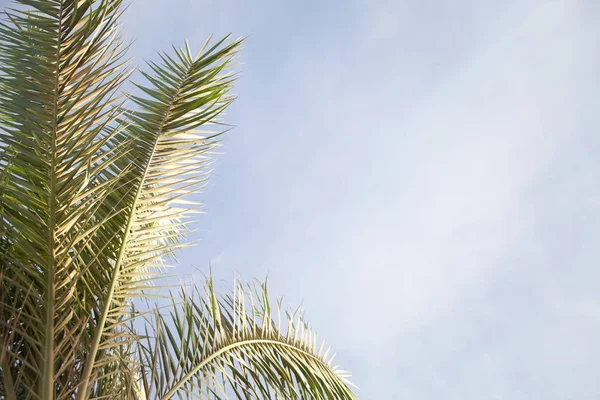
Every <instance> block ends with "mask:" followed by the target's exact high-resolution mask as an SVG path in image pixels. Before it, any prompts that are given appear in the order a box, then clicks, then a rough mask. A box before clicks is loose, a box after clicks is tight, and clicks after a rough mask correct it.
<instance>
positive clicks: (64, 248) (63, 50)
mask: <svg viewBox="0 0 600 400" xmlns="http://www.w3.org/2000/svg"><path fill="white" fill-rule="evenodd" d="M18 3H19V4H20V5H21V6H25V7H29V8H30V9H29V11H23V10H19V9H14V10H11V11H8V12H7V13H6V17H7V18H6V21H4V22H2V23H1V24H0V64H1V66H0V82H1V85H2V87H3V89H4V90H3V92H2V93H1V94H0V109H1V110H2V114H3V116H4V118H3V120H2V129H3V131H4V135H2V139H1V141H2V147H3V149H4V156H3V160H2V164H3V172H4V171H6V173H7V175H8V179H5V180H3V181H2V182H1V183H2V190H1V193H2V198H1V203H2V211H3V213H2V219H1V221H0V223H1V225H2V229H1V230H2V233H3V234H4V235H5V237H6V239H7V240H8V242H9V243H10V244H11V246H9V248H8V251H7V252H5V254H4V255H3V257H4V261H5V265H6V263H10V264H11V265H12V269H13V270H17V269H18V271H19V273H18V274H12V276H11V282H12V284H13V286H14V288H15V289H16V290H19V291H27V292H28V293H29V295H28V297H27V299H28V300H29V301H30V302H32V304H33V305H30V306H29V307H26V308H25V311H23V313H24V314H25V313H27V315H26V317H27V318H29V319H31V320H32V321H35V323H31V324H29V329H30V332H29V333H30V334H29V335H28V337H27V338H25V339H26V340H27V341H28V346H29V348H30V349H31V354H32V355H31V356H30V359H28V360H24V359H21V358H22V355H20V354H19V353H18V352H13V354H12V355H11V357H13V359H14V362H25V361H27V362H28V363H30V365H31V368H32V370H34V371H35V373H31V374H27V379H28V380H29V381H28V382H27V385H28V386H29V387H30V388H31V387H39V392H38V391H32V393H37V395H39V397H40V398H50V397H54V396H56V397H57V398H59V399H60V398H69V397H70V396H71V395H72V393H73V392H74V391H75V390H76V387H75V385H74V383H73V382H74V381H75V380H76V377H77V375H78V373H79V372H77V371H78V365H79V361H78V360H79V359H80V358H81V357H82V356H83V352H85V350H84V349H82V348H81V346H80V344H81V340H82V338H83V337H84V336H85V335H86V332H85V329H81V327H82V326H83V327H85V326H86V321H88V320H89V318H90V316H91V314H90V313H91V312H92V311H93V310H90V309H88V308H86V307H80V306H79V305H78V304H77V303H78V302H82V303H87V300H88V299H87V298H88V297H91V298H93V294H92V293H90V292H89V291H87V290H86V288H85V285H82V282H81V278H82V276H83V274H84V273H85V268H84V262H83V260H85V259H86V258H90V254H91V253H92V252H93V251H94V249H93V248H92V246H90V243H91V237H92V236H93V235H94V234H95V233H96V232H97V231H98V230H99V229H101V228H102V224H103V221H98V220H97V219H96V218H95V211H96V210H97V208H98V206H99V205H100V204H102V203H103V201H104V199H105V198H106V197H107V196H108V195H109V194H110V192H111V189H112V187H113V186H114V185H115V184H116V183H117V179H113V180H107V179H106V176H107V174H106V173H105V172H104V171H110V170H111V169H112V164H113V162H114V157H113V153H114V151H113V148H114V147H115V143H111V142H114V139H115V136H116V135H117V134H118V133H119V132H120V129H119V128H117V127H115V124H114V123H115V121H116V120H117V119H118V118H119V116H120V114H121V110H120V107H118V105H119V104H120V103H121V102H122V101H123V100H124V99H123V98H119V96H117V95H116V93H117V90H118V88H119V87H120V85H121V84H122V83H123V82H124V80H125V79H126V78H127V76H128V74H129V72H128V70H127V69H126V65H127V62H126V61H123V60H122V55H123V53H124V51H125V49H126V46H124V45H123V43H122V41H121V40H120V38H119V36H118V31H117V25H116V20H117V18H118V17H119V16H120V14H121V1H120V0H104V1H81V0H55V1H42V0H21V1H19V2H18ZM103 261H105V260H103ZM23 317H25V315H23ZM36 328H37V329H36ZM37 395H36V396H37Z"/></svg>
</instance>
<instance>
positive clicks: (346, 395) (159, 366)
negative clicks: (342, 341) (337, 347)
mask: <svg viewBox="0 0 600 400" xmlns="http://www.w3.org/2000/svg"><path fill="white" fill-rule="evenodd" d="M271 314H277V318H275V319H274V318H273V317H272V315H271ZM284 318H285V320H284ZM147 325H148V326H150V327H155V331H154V332H151V333H152V334H147V338H146V340H145V341H142V342H141V343H142V345H141V347H140V361H141V364H142V365H143V368H146V370H145V371H144V373H143V374H142V376H143V377H146V379H145V380H144V384H143V387H144V389H145V392H146V397H147V398H156V399H164V400H166V399H172V398H186V399H190V398H203V397H206V398H214V399H225V398H229V396H233V397H235V398H238V399H271V398H282V399H292V398H298V399H340V400H341V399H355V398H356V397H355V396H354V395H353V394H352V392H351V390H350V388H349V386H348V385H349V382H348V380H347V378H348V374H347V373H345V372H344V371H340V370H338V369H337V367H336V366H334V365H333V363H332V362H333V356H332V355H330V354H329V349H326V348H325V346H324V344H323V343H322V342H318V341H317V338H316V335H315V334H314V332H313V331H312V330H311V329H310V327H309V326H308V324H307V323H306V321H305V320H304V319H303V317H302V316H301V315H300V314H299V313H295V314H294V313H290V312H287V313H286V314H285V316H284V317H281V305H280V304H279V305H278V306H277V307H275V308H273V309H272V307H271V304H270V303H269V298H268V295H267V289H266V285H265V284H262V283H256V284H254V285H246V286H245V287H244V285H242V284H241V283H239V282H238V283H237V284H236V286H235V289H234V291H233V293H232V294H230V295H228V296H224V297H221V296H218V295H217V293H216V292H215V289H214V285H213V282H212V278H208V279H207V280H206V282H205V284H204V292H202V290H201V289H198V288H196V287H193V288H191V292H189V291H188V290H187V288H184V289H182V292H181V300H180V301H175V300H174V302H173V307H172V311H171V312H170V315H169V316H164V315H163V314H161V313H160V312H158V311H157V312H156V313H155V315H154V318H153V320H151V321H150V322H149V323H148V324H147Z"/></svg>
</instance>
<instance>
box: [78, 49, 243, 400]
mask: <svg viewBox="0 0 600 400" xmlns="http://www.w3.org/2000/svg"><path fill="white" fill-rule="evenodd" d="M226 40H227V38H224V39H222V40H221V41H219V42H217V43H216V44H214V45H210V41H207V43H206V44H205V46H204V47H203V48H202V50H201V51H200V53H199V54H198V56H196V57H194V56H192V54H191V52H190V50H189V47H187V46H186V49H185V50H179V49H174V53H175V54H174V55H173V57H172V56H170V55H169V54H161V59H162V63H161V64H156V63H149V66H150V69H151V70H152V72H153V73H154V76H153V75H150V74H149V73H146V72H142V74H143V76H144V77H145V78H146V79H147V81H148V82H149V86H142V85H138V88H139V89H140V91H141V92H142V93H143V94H145V96H144V97H141V96H131V98H132V100H133V102H134V103H135V104H137V105H138V109H137V110H135V111H129V112H127V115H126V116H127V118H128V123H127V125H128V126H127V131H126V133H127V134H128V135H129V136H130V137H133V138H134V143H133V146H132V148H131V149H130V151H129V154H128V155H127V157H126V158H125V159H126V160H127V162H128V163H129V165H131V167H132V168H131V170H130V171H129V172H128V173H127V174H126V175H125V177H126V179H127V180H128V182H130V183H131V184H129V185H126V186H124V189H125V190H124V191H113V193H112V194H111V196H110V198H111V199H109V200H111V201H113V202H114V203H118V202H121V204H123V206H122V207H124V208H125V210H126V211H125V212H124V213H122V214H121V215H120V216H119V217H118V218H115V219H114V221H113V222H111V223H115V227H116V232H117V234H120V237H119V238H118V243H120V245H119V247H118V248H117V249H116V252H115V254H114V263H113V268H112V270H111V272H110V281H109V282H107V285H106V286H105V287H106V289H104V290H102V293H103V294H102V295H101V296H99V304H100V306H101V311H100V315H99V318H98V320H97V321H96V324H95V327H94V329H95V331H94V337H93V339H92V345H91V349H90V352H89V355H88V357H87V359H86V362H85V367H84V372H83V380H82V381H83V382H84V383H83V386H82V388H81V390H80V392H79V393H78V398H80V399H83V398H85V396H86V391H88V390H89V387H88V386H86V383H85V382H89V381H93V379H91V380H90V377H93V376H94V375H95V374H97V373H98V372H97V371H99V369H98V368H97V367H96V366H95V365H96V364H97V363H98V362H104V361H105V358H106V352H103V353H102V355H103V356H102V358H99V357H98V354H99V349H100V348H104V349H108V348H110V346H111V343H114V344H115V345H117V346H118V345H119V343H118V341H115V340H114V333H115V328H118V326H119V325H120V324H122V321H123V317H124V316H126V315H127V314H128V313H129V312H130V304H129V303H128V302H127V300H128V299H131V298H133V297H135V296H138V295H144V294H143V291H144V290H145V289H148V283H149V282H151V281H152V280H154V279H156V278H159V277H162V276H163V274H162V272H163V271H164V266H165V264H164V262H165V259H166V258H168V257H170V256H172V255H173V253H174V252H175V251H176V250H177V249H179V248H181V247H182V246H185V243H184V242H183V241H182V239H183V237H184V234H185V231H186V226H185V219H186V217H187V216H188V214H189V213H191V212H193V211H194V210H192V209H190V208H189V207H182V206H181V203H184V201H185V197H187V196H189V195H190V194H192V193H194V192H196V191H198V190H199V189H200V188H201V187H202V185H203V183H204V182H205V181H206V179H207V178H208V173H209V165H210V161H211V160H210V152H211V150H212V149H214V147H215V146H216V145H217V143H218V142H217V136H218V134H219V132H218V131H217V132H213V131H209V130H207V129H206V127H207V126H208V125H210V124H215V123H216V122H217V117H218V116H219V114H221V113H222V112H223V111H224V109H225V108H226V107H227V106H228V105H229V104H230V103H231V101H232V98H231V97H230V96H229V95H228V92H229V91H230V89H231V87H232V82H233V80H234V76H233V75H232V74H231V73H229V72H228V71H227V67H228V66H229V64H230V62H231V60H232V58H233V56H234V55H235V53H236V52H237V51H238V50H239V45H240V41H233V42H232V43H230V44H227V45H223V43H224V42H225V41H226ZM178 203H179V204H178ZM123 227H124V228H123ZM120 229H121V230H120ZM119 230H120V231H119ZM106 231H107V232H111V231H110V230H106ZM101 272H102V271H101ZM101 279H102V277H100V278H99V279H98V280H101ZM94 371H96V372H94Z"/></svg>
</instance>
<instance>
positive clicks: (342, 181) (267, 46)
mask: <svg viewBox="0 0 600 400" xmlns="http://www.w3.org/2000/svg"><path fill="white" fill-rule="evenodd" d="M3 3H4V4H6V1H3ZM598 18H600V3H598V2H597V1H595V0H518V1H515V0H513V1H503V2H499V1H496V0H456V1H441V0H395V1H383V0H368V1H367V0H343V1H342V0H340V1H334V0H328V1H323V0H320V1H316V0H306V1H303V2H291V1H275V0H256V1H252V2H249V1H241V0H221V1H216V0H202V1H201V0H168V1H167V0H136V1H134V2H133V4H132V5H131V7H130V8H129V10H128V12H127V14H126V15H125V18H124V21H123V22H124V30H125V32H126V33H127V35H128V36H129V37H131V38H135V39H136V41H135V43H134V44H133V46H132V48H131V53H130V54H131V55H132V56H133V57H134V59H135V62H136V63H137V64H140V65H143V60H144V59H155V58H156V55H155V54H156V52H157V51H159V50H168V49H169V48H170V44H171V43H173V44H176V45H182V44H183V41H184V39H188V40H189V42H190V45H191V47H192V49H199V48H200V46H201V45H202V43H203V42H204V40H205V39H206V37H208V35H210V34H211V33H214V34H215V35H216V36H218V37H220V36H223V35H225V34H227V33H229V32H232V33H233V34H234V36H236V37H241V36H248V39H247V41H246V43H245V45H244V51H243V52H242V54H241V57H240V61H241V62H242V64H241V65H240V66H239V68H238V69H239V71H240V80H239V81H238V83H237V85H236V88H235V93H236V94H238V95H239V99H238V100H237V101H236V103H235V104H234V105H233V106H232V107H231V108H230V109H229V111H228V114H227V116H226V120H227V121H228V122H230V123H232V124H234V125H235V126H236V128H235V129H234V130H233V131H232V132H230V133H229V134H228V137H227V138H226V139H225V140H224V146H223V147H222V149H221V151H222V152H223V154H222V155H220V156H219V159H218V162H217V163H216V170H215V172H214V174H213V176H212V180H211V183H210V185H209V186H208V188H207V189H206V191H205V192H204V193H202V195H201V196H200V199H201V200H202V201H204V202H205V206H204V208H205V210H206V214H204V215H201V216H200V217H199V222H198V224H197V227H198V231H197V232H196V233H194V235H193V237H192V239H195V240H198V241H199V243H198V245H197V246H195V247H193V248H189V249H186V250H185V251H183V252H182V253H181V254H180V257H179V267H178V268H179V270H178V272H181V273H193V272H194V271H195V268H199V269H200V270H201V271H204V272H207V271H208V265H209V263H210V264H211V265H212V268H213V272H214V274H215V276H216V277H217V279H218V281H219V286H220V287H222V288H223V289H224V290H227V288H229V287H230V285H231V282H232V280H233V277H234V275H235V274H236V273H238V274H241V275H242V276H243V277H246V278H252V277H259V278H264V277H265V276H266V275H267V274H268V276H269V287H270V291H271V294H272V295H273V296H275V297H279V296H284V302H285V304H288V305H290V306H297V305H299V304H301V305H302V308H303V310H304V311H305V314H306V316H307V318H308V319H309V321H310V322H311V324H312V326H313V327H314V328H315V329H316V331H317V332H318V333H319V336H320V338H324V339H326V340H327V342H328V343H330V344H331V345H332V347H333V348H334V350H335V351H336V352H337V357H336V359H337V361H338V362H339V364H340V365H341V367H342V368H343V369H346V370H350V371H351V372H352V374H353V378H352V381H353V382H354V383H355V384H356V385H357V386H358V387H359V390H358V391H357V394H358V395H359V397H360V398H361V399H366V400H369V399H403V400H404V399H415V400H430V399H431V400H433V399H436V400H437V399H439V398H444V399H460V400H479V399H494V400H495V399H509V400H520V399H527V400H535V399H544V400H552V399H557V400H558V399H560V400H566V399H577V400H587V399H590V400H591V399H598V398H600V380H598V379H597V376H598V371H600V343H599V342H598V337H600V291H599V290H598V288H599V284H600V272H599V270H598V268H597V264H598V260H599V259H600V246H597V245H594V243H595V242H596V240H597V238H598V237H600V184H599V182H600V135H598V131H599V129H600V112H598V111H597V110H598V109H599V108H600V97H599V96H598V93H599V91H600V78H599V74H598V70H599V67H600V51H599V50H600V25H599V24H597V21H598Z"/></svg>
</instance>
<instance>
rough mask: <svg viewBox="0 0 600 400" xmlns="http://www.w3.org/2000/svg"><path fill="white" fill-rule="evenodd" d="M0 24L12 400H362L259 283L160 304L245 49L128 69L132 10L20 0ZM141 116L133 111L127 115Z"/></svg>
mask: <svg viewBox="0 0 600 400" xmlns="http://www.w3.org/2000/svg"><path fill="white" fill-rule="evenodd" d="M16 3H17V4H16V5H15V7H14V8H13V9H10V10H8V11H7V12H6V13H5V18H4V19H3V21H2V22H1V24H0V88H1V91H0V120H1V122H0V124H1V135H0V215H1V218H0V372H1V373H0V398H3V399H8V400H16V399H40V400H46V399H59V400H60V399H77V400H82V399H91V398H94V399H171V398H215V399H221V398H230V397H234V398H243V399H250V398H276V399H290V398H303V399H313V398H314V399H351V398H355V396H354V395H353V394H352V392H351V390H350V389H349V386H348V382H347V380H346V378H347V375H346V374H345V373H344V372H343V371H340V370H338V369H337V367H334V366H332V363H331V359H332V357H331V356H330V355H329V351H328V350H325V349H324V347H323V345H322V344H321V343H318V342H317V340H316V337H315V336H314V334H313V333H312V331H311V330H310V329H309V327H308V325H307V324H306V322H305V321H304V319H303V317H302V316H301V315H297V314H294V313H289V312H288V313H286V314H285V315H284V316H281V315H280V310H281V305H280V303H278V305H277V306H273V307H272V306H271V304H270V303H269V299H268V296H267V292H266V288H265V285H264V284H263V283H260V282H257V283H254V284H243V283H241V282H237V283H236V284H235V285H234V289H233V290H232V291H231V293H229V294H227V295H224V296H221V295H218V294H217V293H216V292H215V289H214V286H213V282H212V279H211V278H210V276H209V277H207V278H206V279H205V280H204V281H203V282H202V284H201V285H200V286H192V287H183V288H181V290H180V294H178V295H177V294H173V293H172V292H169V293H171V294H169V296H168V298H170V300H169V301H170V304H169V305H168V306H165V305H162V306H161V307H160V308H150V309H141V308H140V307H141V306H142V305H143V304H145V303H144V302H143V301H142V300H144V299H147V298H149V297H152V296H158V295H161V294H164V292H163V291H160V290H158V289H159V287H160V286H159V285H157V284H156V283H157V280H160V279H164V277H165V268H166V267H167V266H168V265H167V264H168V263H169V262H171V261H172V260H173V254H174V252H176V251H177V250H178V249H180V248H181V247H184V246H186V242H185V234H186V230H187V229H186V222H187V221H188V219H189V217H190V215H191V212H192V211H193V209H191V208H190V207H191V206H190V202H189V195H190V194H192V193H196V192H198V191H199V190H200V189H202V187H203V184H204V182H206V179H207V177H208V173H209V169H210V166H211V160H212V158H211V157H212V152H213V150H214V148H215V147H216V146H217V145H218V141H219V139H220V135H221V133H223V131H225V130H226V129H227V127H226V125H224V124H223V123H222V122H221V121H220V119H219V117H220V115H221V114H222V112H223V111H224V110H225V109H226V108H227V106H229V104H231V102H232V101H233V97H232V96H231V95H230V89H231V87H232V84H233V82H234V80H235V79H236V75H235V74H234V73H232V72H231V67H232V62H233V60H234V58H235V55H236V54H237V53H238V52H239V50H240V44H241V42H242V41H241V40H230V39H229V38H224V39H223V40H220V41H217V42H216V43H214V44H212V41H211V40H210V39H209V41H207V42H206V43H205V44H204V46H203V47H202V49H201V50H200V52H199V53H198V55H193V53H192V52H191V50H190V48H189V46H187V44H186V46H185V47H184V48H182V49H177V48H174V49H173V51H172V52H171V53H162V54H160V61H159V62H149V63H148V72H142V76H143V78H144V83H143V84H137V85H136V87H137V89H136V91H135V93H137V94H135V95H131V94H123V90H124V89H123V88H122V85H123V84H124V83H125V82H127V81H128V78H129V76H130V75H131V72H132V68H130V66H129V60H127V59H125V53H126V51H127V48H128V45H127V44H126V43H125V42H124V40H123V39H122V38H121V35H120V30H119V26H118V19H119V17H120V16H121V14H122V13H123V10H124V6H123V4H122V0H19V1H17V2H16ZM130 105H131V106H130Z"/></svg>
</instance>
